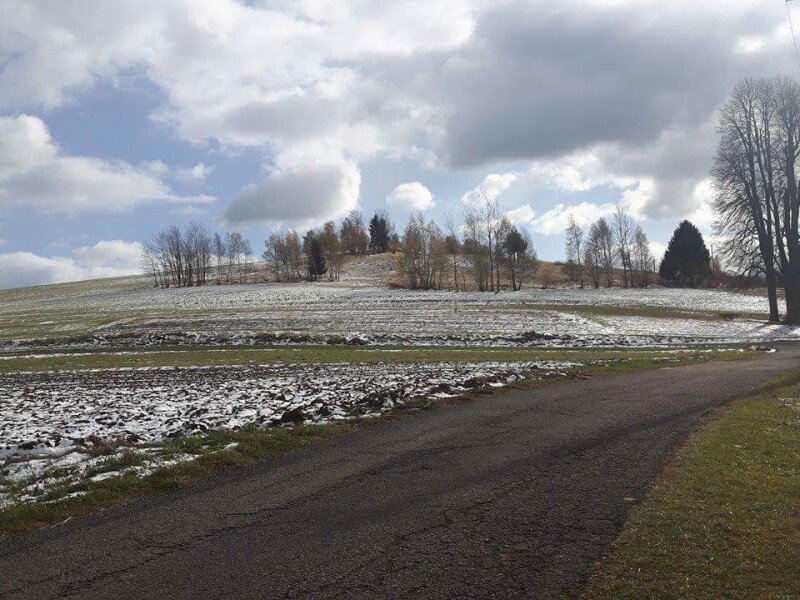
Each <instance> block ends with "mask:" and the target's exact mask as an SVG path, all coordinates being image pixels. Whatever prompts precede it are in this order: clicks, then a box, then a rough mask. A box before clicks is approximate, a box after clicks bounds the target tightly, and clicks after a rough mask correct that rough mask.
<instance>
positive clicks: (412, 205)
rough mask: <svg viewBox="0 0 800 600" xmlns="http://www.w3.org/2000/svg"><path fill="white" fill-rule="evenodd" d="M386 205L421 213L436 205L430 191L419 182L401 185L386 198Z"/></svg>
mask: <svg viewBox="0 0 800 600" xmlns="http://www.w3.org/2000/svg"><path fill="white" fill-rule="evenodd" d="M386 204H388V205H389V206H400V207H403V208H407V209H409V210H413V211H423V210H427V209H429V208H432V207H433V206H435V205H436V203H435V202H434V201H433V194H432V193H431V191H430V190H429V189H428V188H426V187H425V186H424V185H422V184H421V183H420V182H419V181H412V182H411V183H401V184H400V185H398V186H397V187H396V188H394V189H393V190H392V191H391V192H390V193H389V195H388V196H386Z"/></svg>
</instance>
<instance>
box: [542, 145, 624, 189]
mask: <svg viewBox="0 0 800 600" xmlns="http://www.w3.org/2000/svg"><path fill="white" fill-rule="evenodd" d="M526 177H527V179H528V181H529V183H531V184H532V185H533V186H534V187H542V188H545V189H555V190H559V191H562V192H586V191H589V190H591V189H594V188H596V187H598V186H601V185H610V186H615V187H628V186H630V185H633V184H634V183H635V182H636V180H635V179H632V178H630V177H620V176H618V175H615V174H613V173H612V172H610V171H609V169H608V166H607V165H606V164H604V162H603V159H602V158H601V156H600V155H599V153H597V152H593V151H584V152H579V153H576V154H570V155H567V156H563V157H561V158H557V159H553V160H537V161H534V162H532V163H531V164H530V165H529V167H528V171H527V173H526Z"/></svg>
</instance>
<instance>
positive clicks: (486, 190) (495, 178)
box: [461, 173, 517, 206]
mask: <svg viewBox="0 0 800 600" xmlns="http://www.w3.org/2000/svg"><path fill="white" fill-rule="evenodd" d="M516 180H517V176H516V175H515V174H514V173H502V174H499V173H492V174H490V175H487V176H486V177H484V179H483V181H482V182H481V184H480V185H479V186H478V187H476V188H475V189H474V190H472V191H469V192H467V193H466V194H464V195H463V196H462V197H461V203H462V204H464V205H467V206H470V205H471V206H474V205H476V204H480V203H481V202H483V201H484V200H489V201H494V200H497V199H498V198H499V197H500V196H501V195H502V194H503V192H505V191H506V190H507V189H508V188H510V187H511V186H512V185H513V184H514V182H515V181H516Z"/></svg>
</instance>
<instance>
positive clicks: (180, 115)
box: [0, 0, 794, 218]
mask: <svg viewBox="0 0 800 600" xmlns="http://www.w3.org/2000/svg"><path fill="white" fill-rule="evenodd" d="M86 10H87V9H86V8H85V6H84V5H83V4H81V3H80V2H78V1H77V0H74V1H67V0H65V1H63V2H57V3H49V4H41V5H40V4H37V3H30V2H24V0H8V1H6V2H4V3H2V4H0V65H2V67H0V107H5V108H7V109H8V110H18V109H19V108H25V107H27V106H29V105H31V104H33V105H35V106H43V107H46V108H50V107H55V106H59V105H61V104H63V103H65V102H68V101H70V100H73V99H75V98H78V97H79V96H80V95H81V94H82V93H84V92H85V90H88V89H90V88H91V86H92V85H93V84H94V83H95V82H97V81H98V80H102V79H113V78H115V77H120V76H130V73H135V77H142V78H146V79H147V80H149V82H152V83H153V84H155V85H156V86H157V87H158V88H160V90H161V91H162V92H163V98H164V99H163V102H162V103H161V104H160V106H158V108H157V109H156V110H155V111H154V113H153V115H152V116H153V118H154V119H157V120H159V121H161V122H163V123H166V124H168V125H169V126H171V127H172V128H173V129H174V131H175V132H177V134H178V135H179V136H180V137H182V138H183V139H186V140H190V141H192V142H196V143H205V142H209V141H215V142H220V143H221V144H222V145H223V147H233V146H253V147H257V148H260V149H265V150H267V151H268V152H269V153H270V154H271V158H276V157H277V160H278V162H281V161H282V160H284V159H285V157H286V156H293V157H299V156H303V157H305V160H306V161H307V162H310V163H313V161H314V159H315V157H317V156H319V155H320V154H321V153H322V154H324V153H325V152H328V151H330V152H332V153H333V154H335V155H336V156H339V157H343V159H344V160H348V161H353V162H354V163H355V164H358V163H361V162H364V161H366V160H373V159H376V158H378V159H380V158H391V159H394V158H406V159H412V160H418V161H420V162H421V163H424V164H435V165H436V166H439V167H457V168H469V169H477V168H480V169H488V168H492V169H499V168H500V167H499V166H496V165H508V164H511V163H516V162H520V163H526V162H530V163H532V164H531V167H530V171H529V173H528V174H527V175H526V176H527V177H529V178H530V179H531V180H532V181H537V182H538V185H542V186H545V187H548V188H552V189H557V190H560V191H567V192H571V193H575V192H581V191H586V190H588V189H592V188H593V187H596V186H598V185H611V186H616V187H621V188H624V189H629V188H633V189H638V190H639V191H640V196H639V199H640V200H642V204H641V206H640V208H641V213H642V214H643V215H645V216H648V217H652V218H663V217H673V216H677V215H687V214H691V213H692V211H695V210H697V208H698V205H697V200H696V197H695V196H693V191H694V189H695V188H696V186H697V185H698V183H699V182H700V181H701V180H702V179H703V178H705V177H706V174H707V173H708V168H709V166H710V160H711V154H712V151H713V144H714V140H715V136H714V132H713V121H714V119H715V114H716V112H715V111H716V107H717V106H718V104H719V103H720V101H721V100H723V99H724V97H725V95H726V94H727V92H728V90H729V89H730V87H731V86H732V85H733V83H734V82H735V81H736V80H738V79H740V78H741V77H743V76H746V75H750V74H752V73H772V72H776V71H777V72H781V71H783V72H788V71H789V69H792V68H793V67H794V65H793V64H792V60H793V56H792V53H791V52H790V51H788V50H787V48H790V38H789V37H788V35H789V32H788V30H787V28H786V26H785V13H783V12H782V11H783V7H781V6H779V5H777V4H776V5H775V6H774V7H767V6H765V5H764V3H763V2H762V1H760V0H739V1H737V2H730V1H729V0H706V1H704V2H697V1H696V0H673V1H671V2H663V1H662V0H615V1H614V2H608V1H601V0H574V1H573V2H551V1H548V0H531V1H523V0H508V1H503V2H485V1H484V0H405V1H398V2H392V3H388V2H378V1H372V2H370V1H365V2H357V3H348V2H290V1H287V0H274V1H270V2H258V3H255V2H249V3H245V2H237V1H235V0H195V1H192V2H189V1H187V0H172V1H164V0H141V1H140V2H137V3H135V6H133V5H132V4H131V3H130V2H124V1H122V0H108V1H106V2H102V3H99V4H98V5H97V6H93V7H92V15H91V18H86V14H85V13H86ZM689 21H690V22H691V23H692V26H691V27H687V26H686V23H687V22H689ZM697 56H702V57H703V60H697V59H696V57H697ZM39 150H41V151H42V152H45V153H46V152H47V151H48V146H47V144H46V143H45V144H44V145H43V146H41V147H40V148H39ZM34 158H35V157H34ZM19 160H25V157H22V158H20V159H19ZM59 164H61V165H66V163H59ZM292 164H294V165H297V164H298V162H297V161H294V160H293V161H292ZM83 166H84V167H85V168H87V169H89V168H92V169H93V170H94V172H97V171H102V169H101V166H102V165H97V164H90V165H83ZM106 166H107V167H108V168H110V169H112V170H113V171H115V172H116V171H123V174H124V175H125V177H126V178H127V179H128V180H130V179H135V178H136V175H145V176H149V177H150V178H151V179H153V178H154V179H155V182H156V183H159V176H157V175H154V174H153V173H150V172H146V173H143V172H142V169H140V168H139V167H131V166H130V165H128V167H129V168H130V169H133V173H131V172H129V171H126V169H125V168H124V165H118V164H107V165H106ZM70 168H71V169H72V171H73V172H74V171H75V170H77V169H78V167H77V166H74V165H73V166H71V167H70ZM522 170H524V169H522ZM279 173H285V171H284V170H280V171H279ZM52 177H55V176H52ZM52 177H51V178H52ZM64 179H65V180H66V181H67V183H70V182H73V181H74V178H72V179H70V178H69V177H64ZM161 184H162V185H163V182H161ZM29 185H30V183H29ZM74 185H75V184H74V183H72V186H73V187H74ZM132 185H133V183H130V182H129V183H128V187H130V186H132ZM137 185H138V186H145V183H144V182H143V181H140V180H138V179H137ZM256 187H259V186H256ZM645 188H648V189H649V195H648V197H647V201H646V202H645V201H644V200H643V198H644V195H643V194H642V193H641V192H643V190H644V189H645ZM66 189H67V190H69V189H70V185H67V186H66ZM52 191H53V187H52V186H51V187H50V188H47V189H46V190H43V191H42V192H41V193H40V195H44V194H45V193H50V192H52ZM156 192H157V190H156V189H150V191H149V192H148V193H149V194H150V195H153V194H156ZM159 193H162V194H163V193H165V192H164V190H163V189H162V190H160V191H159ZM72 195H73V196H79V194H77V193H73V194H72ZM314 212H315V211H313V210H312V211H311V213H310V214H309V218H311V217H313V216H314V215H313V213H314Z"/></svg>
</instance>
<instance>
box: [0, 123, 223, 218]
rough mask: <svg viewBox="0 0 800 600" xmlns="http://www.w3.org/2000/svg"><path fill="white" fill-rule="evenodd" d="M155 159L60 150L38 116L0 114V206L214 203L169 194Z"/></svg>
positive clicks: (110, 207) (49, 208) (68, 208)
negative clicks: (132, 160) (134, 161)
mask: <svg viewBox="0 0 800 600" xmlns="http://www.w3.org/2000/svg"><path fill="white" fill-rule="evenodd" d="M160 164H161V163H159V162H151V163H146V164H145V165H144V166H141V167H136V166H133V165H131V164H129V163H127V162H124V161H119V160H102V159H98V158H90V157H85V156H66V155H62V154H61V153H60V152H59V150H58V148H57V146H56V145H55V143H54V142H53V140H52V139H51V138H50V132H49V131H48V129H47V126H46V125H45V124H44V122H43V121H42V120H41V119H39V118H38V117H32V116H28V115H20V116H17V117H0V206H3V207H6V208H11V207H30V208H32V209H34V210H35V211H37V212H42V213H76V212H81V211H114V210H126V209H130V208H133V207H135V206H137V205H139V204H142V203H144V202H150V201H166V202H199V203H208V202H213V201H214V200H215V198H213V197H212V196H193V197H182V196H177V195H176V194H174V193H173V192H172V191H171V190H170V188H169V186H167V185H166V184H165V183H164V181H163V180H162V179H161V178H160V177H159V175H158V174H157V173H158V172H159V170H160V168H159V165H160Z"/></svg>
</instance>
